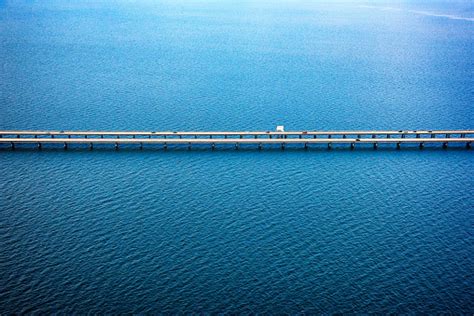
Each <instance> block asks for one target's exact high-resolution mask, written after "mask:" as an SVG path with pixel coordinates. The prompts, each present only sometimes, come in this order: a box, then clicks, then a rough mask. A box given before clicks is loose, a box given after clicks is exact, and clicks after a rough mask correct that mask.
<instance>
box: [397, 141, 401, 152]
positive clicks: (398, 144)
mask: <svg viewBox="0 0 474 316" xmlns="http://www.w3.org/2000/svg"><path fill="white" fill-rule="evenodd" d="M400 147H401V145H400V142H398V143H397V149H398V150H400Z"/></svg>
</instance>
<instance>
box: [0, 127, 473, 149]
mask: <svg viewBox="0 0 474 316" xmlns="http://www.w3.org/2000/svg"><path fill="white" fill-rule="evenodd" d="M473 141H474V130H399V131H276V132H275V131H254V132H252V131H234V132H200V131H196V132H173V131H170V132H159V131H158V132H154V131H150V132H144V131H143V132H140V131H138V132H126V131H27V130H12V131H0V145H7V146H10V147H11V148H12V149H15V148H16V146H18V145H22V144H28V145H30V146H31V145H35V146H37V148H38V149H41V148H42V147H43V145H45V144H56V145H60V146H63V147H64V149H67V148H68V146H69V145H72V144H85V145H87V146H88V147H89V148H90V149H93V148H94V145H96V144H110V145H113V146H114V148H115V149H119V147H120V145H124V144H135V145H137V146H138V148H140V149H142V148H143V146H144V145H145V144H154V145H161V146H163V148H164V149H166V148H167V146H168V145H171V144H172V145H183V146H187V147H188V148H189V149H191V147H192V145H208V146H210V148H211V149H215V148H216V146H217V145H224V144H225V145H233V146H235V148H236V149H238V148H239V146H240V145H244V144H253V145H256V146H257V148H258V149H262V148H263V147H264V145H277V146H280V147H281V148H282V149H284V148H285V146H286V145H290V144H296V145H301V146H302V147H303V148H305V149H307V148H308V147H309V146H310V145H314V144H320V145H321V144H323V145H325V146H327V147H328V149H331V148H332V145H333V144H347V145H349V147H350V149H354V148H355V147H356V145H359V144H360V145H370V146H373V147H374V149H376V148H377V147H378V146H379V145H380V144H394V145H395V146H396V148H397V149H400V148H401V146H402V145H403V144H416V145H418V146H419V147H420V148H423V147H424V146H425V144H440V145H441V146H442V147H443V148H447V147H448V145H449V144H463V145H465V147H466V148H470V147H471V144H472V142H473Z"/></svg>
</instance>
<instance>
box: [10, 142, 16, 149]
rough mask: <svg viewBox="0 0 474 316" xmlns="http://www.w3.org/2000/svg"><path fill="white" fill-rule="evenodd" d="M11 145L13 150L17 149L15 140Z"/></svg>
mask: <svg viewBox="0 0 474 316" xmlns="http://www.w3.org/2000/svg"><path fill="white" fill-rule="evenodd" d="M10 145H11V147H12V150H15V143H14V142H11V143H10Z"/></svg>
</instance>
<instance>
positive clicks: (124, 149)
mask: <svg viewBox="0 0 474 316" xmlns="http://www.w3.org/2000/svg"><path fill="white" fill-rule="evenodd" d="M453 151H455V152H459V151H469V152H472V149H471V148H466V146H465V145H461V144H453V145H450V146H449V147H448V148H443V147H442V146H441V145H437V144H427V145H425V146H424V147H423V148H420V147H419V146H418V145H416V144H406V145H403V146H402V147H401V148H400V149H397V148H396V146H395V145H394V144H381V145H379V146H378V147H377V148H374V147H373V146H372V145H370V144H358V146H356V147H355V148H354V149H351V148H350V146H348V145H347V144H333V145H332V147H331V148H328V146H327V145H323V144H321V145H320V144H317V145H314V144H312V145H308V147H307V148H304V147H303V146H301V145H286V146H285V147H284V148H282V147H281V146H277V145H265V146H263V147H262V148H258V146H257V145H239V146H238V148H236V147H235V146H233V145H219V146H216V147H215V148H212V147H211V146H210V145H193V146H192V147H191V148H188V147H187V146H185V145H168V146H167V147H166V148H165V147H164V146H162V145H145V146H144V147H143V148H139V147H138V146H136V145H128V144H125V145H121V146H120V148H119V149H115V148H114V146H111V145H95V146H94V147H93V148H92V149H91V148H89V147H88V146H86V145H70V146H69V147H68V148H67V149H64V148H63V147H62V146H58V145H55V144H46V145H43V146H42V148H41V149H39V148H37V147H36V146H33V145H29V144H25V145H17V146H16V147H15V148H14V149H12V148H11V147H10V146H8V145H1V146H0V153H1V154H7V153H22V152H30V153H31V152H37V153H71V154H73V153H79V152H80V153H93V152H97V153H98V152H100V153H113V154H120V153H127V154H130V153H136V154H144V153H157V154H158V153H159V154H204V153H240V154H261V153H279V154H285V153H299V154H335V153H337V154H342V153H344V154H357V153H366V154H367V153H373V154H374V155H376V154H377V153H392V152H393V153H394V154H395V153H397V152H412V153H430V152H438V153H439V152H453Z"/></svg>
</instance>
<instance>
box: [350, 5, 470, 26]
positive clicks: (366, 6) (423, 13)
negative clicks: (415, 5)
mask: <svg viewBox="0 0 474 316" xmlns="http://www.w3.org/2000/svg"><path fill="white" fill-rule="evenodd" d="M359 7H360V8H369V9H378V10H383V11H406V12H410V13H414V14H419V15H426V16H434V17H439V18H447V19H451V20H462V21H470V22H474V18H468V17H463V16H458V15H452V14H442V13H433V12H428V11H420V10H403V9H399V8H394V7H380V6H372V5H360V6H359Z"/></svg>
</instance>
